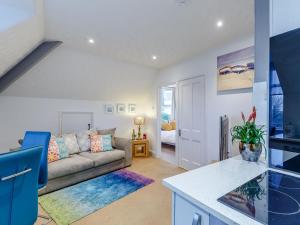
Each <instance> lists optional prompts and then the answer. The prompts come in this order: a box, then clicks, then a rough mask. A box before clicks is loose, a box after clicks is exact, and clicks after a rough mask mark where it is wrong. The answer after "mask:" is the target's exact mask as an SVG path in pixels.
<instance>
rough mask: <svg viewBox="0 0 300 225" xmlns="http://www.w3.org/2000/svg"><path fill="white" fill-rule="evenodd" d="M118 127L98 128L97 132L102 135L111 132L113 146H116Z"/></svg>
mask: <svg viewBox="0 0 300 225" xmlns="http://www.w3.org/2000/svg"><path fill="white" fill-rule="evenodd" d="M116 130H117V128H111V129H105V130H97V133H98V134H100V135H107V134H110V135H111V137H112V140H111V141H112V146H113V147H116V142H115V137H116V136H115V133H116Z"/></svg>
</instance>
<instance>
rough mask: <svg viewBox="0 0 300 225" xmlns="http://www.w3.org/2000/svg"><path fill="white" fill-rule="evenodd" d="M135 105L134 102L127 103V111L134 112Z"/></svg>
mask: <svg viewBox="0 0 300 225" xmlns="http://www.w3.org/2000/svg"><path fill="white" fill-rule="evenodd" d="M135 110H136V105H135V104H129V105H128V112H129V113H135Z"/></svg>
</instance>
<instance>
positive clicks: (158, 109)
mask: <svg viewBox="0 0 300 225" xmlns="http://www.w3.org/2000/svg"><path fill="white" fill-rule="evenodd" d="M201 77H203V78H204V117H206V76H205V75H204V74H202V75H198V76H192V77H188V78H185V79H181V80H177V81H173V82H163V83H162V84H160V85H159V86H158V88H157V90H156V102H157V104H156V105H157V107H156V115H157V123H156V125H157V127H156V140H157V142H156V146H157V156H158V157H159V158H161V120H160V113H161V96H160V91H161V89H162V88H163V87H166V86H169V85H175V87H176V91H175V104H176V108H175V120H176V148H175V165H176V166H178V167H180V156H181V152H180V148H179V135H178V131H179V124H180V121H179V120H178V119H179V117H178V115H179V83H180V82H182V81H187V80H194V79H198V78H201ZM206 125H207V123H206V120H205V118H204V122H203V129H204V133H203V146H204V150H206V149H207V148H206ZM207 159H208V156H207V151H205V161H206V162H207Z"/></svg>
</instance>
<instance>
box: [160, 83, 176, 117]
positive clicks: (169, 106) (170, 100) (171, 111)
mask: <svg viewBox="0 0 300 225" xmlns="http://www.w3.org/2000/svg"><path fill="white" fill-rule="evenodd" d="M174 92H175V89H174V88H169V87H168V88H163V89H162V91H161V116H162V120H165V121H170V120H174V118H175V104H174V103H175V101H174V97H175V96H174V95H175V93H174Z"/></svg>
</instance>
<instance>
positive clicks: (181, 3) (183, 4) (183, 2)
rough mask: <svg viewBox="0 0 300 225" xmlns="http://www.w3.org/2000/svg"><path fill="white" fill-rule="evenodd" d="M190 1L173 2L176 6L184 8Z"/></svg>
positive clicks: (176, 0)
mask: <svg viewBox="0 0 300 225" xmlns="http://www.w3.org/2000/svg"><path fill="white" fill-rule="evenodd" d="M189 1H190V0H175V3H176V5H179V6H185V5H187V4H188V3H189Z"/></svg>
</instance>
